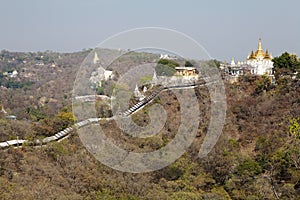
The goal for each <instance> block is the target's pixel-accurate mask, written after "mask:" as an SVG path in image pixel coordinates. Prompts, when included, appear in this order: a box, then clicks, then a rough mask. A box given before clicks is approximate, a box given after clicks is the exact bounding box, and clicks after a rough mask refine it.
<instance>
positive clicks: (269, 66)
mask: <svg viewBox="0 0 300 200" xmlns="http://www.w3.org/2000/svg"><path fill="white" fill-rule="evenodd" d="M272 59H273V57H272V56H271V54H270V53H269V51H268V49H266V52H264V50H263V49H262V43H261V39H259V41H258V48H257V50H256V52H255V53H254V51H253V50H252V51H251V53H250V54H249V56H248V57H247V61H246V63H247V64H248V65H250V66H251V67H252V68H253V69H252V71H251V73H252V74H257V75H263V74H267V75H272V74H273V61H272Z"/></svg>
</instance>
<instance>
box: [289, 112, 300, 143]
mask: <svg viewBox="0 0 300 200" xmlns="http://www.w3.org/2000/svg"><path fill="white" fill-rule="evenodd" d="M289 132H290V134H291V135H294V136H296V138H297V139H300V117H298V118H292V119H290V125H289Z"/></svg>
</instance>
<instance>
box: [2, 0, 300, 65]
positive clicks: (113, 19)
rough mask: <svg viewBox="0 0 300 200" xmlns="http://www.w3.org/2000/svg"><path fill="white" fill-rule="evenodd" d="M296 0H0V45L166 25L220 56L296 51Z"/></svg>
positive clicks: (28, 45) (299, 16)
mask: <svg viewBox="0 0 300 200" xmlns="http://www.w3.org/2000/svg"><path fill="white" fill-rule="evenodd" d="M299 8H300V1H299V0H285V1H279V0H273V1H271V0H260V1H259V0H247V1H243V0H198V1H197V0H180V1H179V0H147V1H146V0H119V1H117V0H0V18H1V22H0V25H1V28H0V36H1V37H0V49H7V50H11V51H44V50H53V51H59V52H72V51H78V50H82V49H83V48H91V47H95V46H97V44H99V43H100V42H101V41H103V40H105V39H106V38H108V37H109V36H111V35H114V34H116V33H118V32H121V31H124V30H128V29H132V28H137V27H149V26H151V27H152V26H154V27H165V28H170V29H175V30H177V31H180V32H183V33H185V34H187V35H189V36H191V37H192V38H194V39H195V40H196V41H198V42H199V43H200V44H201V45H203V46H204V47H205V48H206V50H207V51H208V52H209V54H210V55H211V56H212V57H213V58H216V59H219V60H222V61H223V60H227V61H229V60H230V59H231V58H232V57H235V58H237V59H241V60H243V59H245V58H246V56H247V54H248V53H250V51H251V50H252V49H256V48H257V41H258V38H259V37H261V38H262V41H263V48H264V49H265V48H268V49H269V51H270V52H271V53H272V54H273V55H274V56H277V55H280V54H281V53H282V52H284V51H289V52H293V53H296V54H298V55H300V45H299V42H300V40H299V37H300V9H299Z"/></svg>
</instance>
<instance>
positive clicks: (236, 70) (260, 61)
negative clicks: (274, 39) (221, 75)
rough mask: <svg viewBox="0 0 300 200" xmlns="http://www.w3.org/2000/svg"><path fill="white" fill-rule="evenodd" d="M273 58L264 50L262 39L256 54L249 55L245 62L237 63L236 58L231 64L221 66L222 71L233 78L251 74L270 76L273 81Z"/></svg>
mask: <svg viewBox="0 0 300 200" xmlns="http://www.w3.org/2000/svg"><path fill="white" fill-rule="evenodd" d="M272 59H273V57H272V55H271V54H270V53H269V51H268V49H266V51H264V50H263V48H262V42H261V39H259V41H258V48H257V50H256V51H255V52H254V50H252V51H251V53H250V54H249V55H248V57H247V59H246V60H245V61H243V62H240V61H238V62H237V63H236V62H235V60H234V58H233V59H232V61H231V63H230V64H229V63H223V64H221V66H220V67H221V69H222V70H223V71H224V72H225V74H226V75H229V76H231V77H238V76H240V75H243V74H246V73H250V74H254V75H264V74H265V75H268V76H270V77H271V78H272V79H273V77H274V76H273V73H274V72H273V61H272Z"/></svg>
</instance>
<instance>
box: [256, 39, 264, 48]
mask: <svg viewBox="0 0 300 200" xmlns="http://www.w3.org/2000/svg"><path fill="white" fill-rule="evenodd" d="M257 50H263V49H262V44H261V38H259V40H258V49H257Z"/></svg>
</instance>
